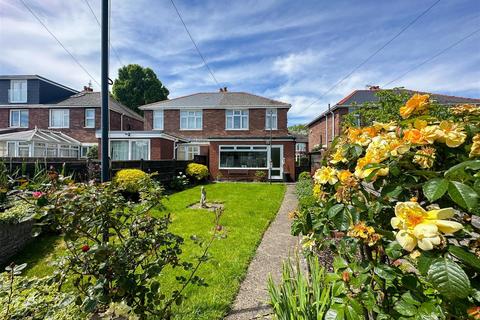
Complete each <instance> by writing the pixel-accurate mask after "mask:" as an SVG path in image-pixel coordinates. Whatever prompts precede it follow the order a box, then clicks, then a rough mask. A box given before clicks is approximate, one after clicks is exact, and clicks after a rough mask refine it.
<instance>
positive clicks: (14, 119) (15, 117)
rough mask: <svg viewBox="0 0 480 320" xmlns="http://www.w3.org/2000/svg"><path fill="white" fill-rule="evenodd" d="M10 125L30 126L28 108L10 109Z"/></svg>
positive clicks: (14, 126) (17, 126) (13, 126)
mask: <svg viewBox="0 0 480 320" xmlns="http://www.w3.org/2000/svg"><path fill="white" fill-rule="evenodd" d="M10 127H12V128H28V110H10Z"/></svg>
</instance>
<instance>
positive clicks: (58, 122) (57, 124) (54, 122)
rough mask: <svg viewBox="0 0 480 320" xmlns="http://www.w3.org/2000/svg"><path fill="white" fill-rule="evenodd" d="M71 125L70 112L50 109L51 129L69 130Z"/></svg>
mask: <svg viewBox="0 0 480 320" xmlns="http://www.w3.org/2000/svg"><path fill="white" fill-rule="evenodd" d="M69 125H70V110H68V109H50V128H68V127H69Z"/></svg>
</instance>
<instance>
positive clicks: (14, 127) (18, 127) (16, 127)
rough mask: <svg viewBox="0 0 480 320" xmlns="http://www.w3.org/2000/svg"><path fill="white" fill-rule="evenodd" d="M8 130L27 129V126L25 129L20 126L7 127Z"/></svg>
mask: <svg viewBox="0 0 480 320" xmlns="http://www.w3.org/2000/svg"><path fill="white" fill-rule="evenodd" d="M8 127H9V128H12V129H28V126H26V127H22V126H8Z"/></svg>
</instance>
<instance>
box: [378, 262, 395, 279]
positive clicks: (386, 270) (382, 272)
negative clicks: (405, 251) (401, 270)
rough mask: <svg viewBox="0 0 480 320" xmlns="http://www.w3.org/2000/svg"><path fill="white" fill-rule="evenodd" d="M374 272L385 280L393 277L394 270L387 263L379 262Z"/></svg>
mask: <svg viewBox="0 0 480 320" xmlns="http://www.w3.org/2000/svg"><path fill="white" fill-rule="evenodd" d="M374 272H375V274H376V275H378V276H379V277H380V278H382V279H385V280H393V279H395V270H394V269H393V268H392V267H389V266H387V265H382V264H379V265H378V266H376V267H375V268H374Z"/></svg>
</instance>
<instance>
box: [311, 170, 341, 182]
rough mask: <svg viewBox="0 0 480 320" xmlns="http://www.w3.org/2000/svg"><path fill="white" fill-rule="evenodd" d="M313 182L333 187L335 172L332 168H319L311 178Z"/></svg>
mask: <svg viewBox="0 0 480 320" xmlns="http://www.w3.org/2000/svg"><path fill="white" fill-rule="evenodd" d="M313 178H314V179H315V182H317V183H319V184H327V183H329V184H331V185H334V184H335V183H337V181H338V178H337V170H335V169H334V168H332V167H321V168H320V169H318V170H317V171H315V175H314V176H313Z"/></svg>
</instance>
